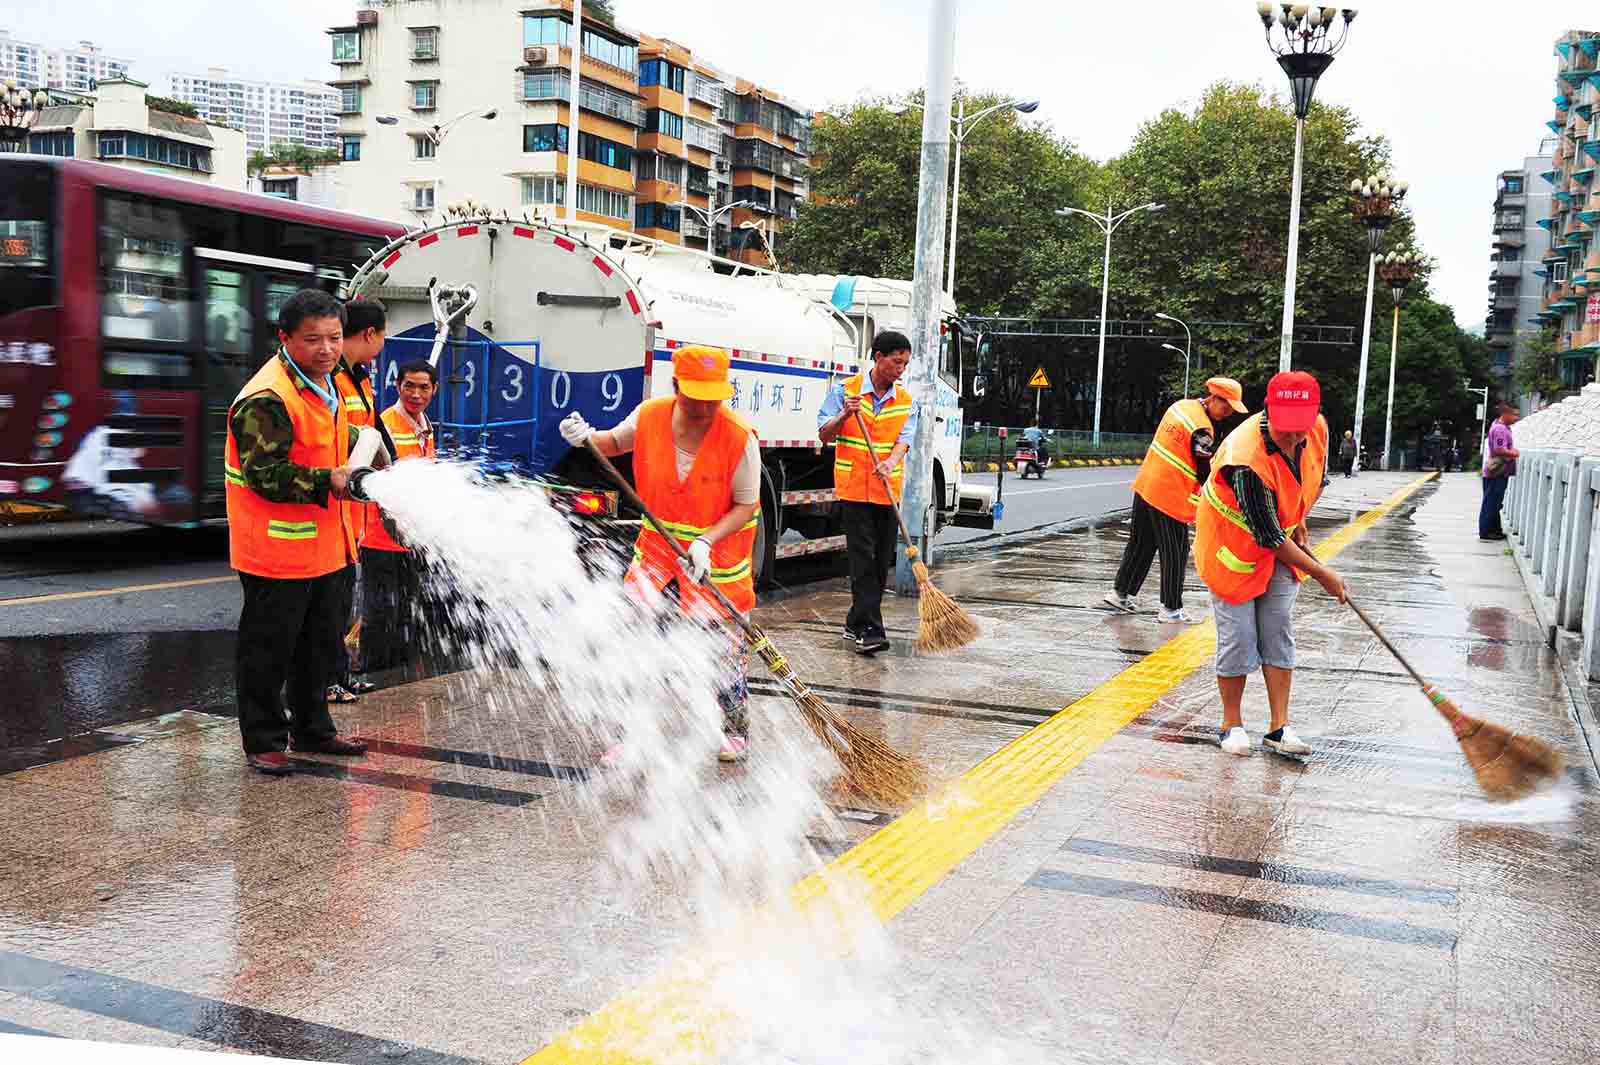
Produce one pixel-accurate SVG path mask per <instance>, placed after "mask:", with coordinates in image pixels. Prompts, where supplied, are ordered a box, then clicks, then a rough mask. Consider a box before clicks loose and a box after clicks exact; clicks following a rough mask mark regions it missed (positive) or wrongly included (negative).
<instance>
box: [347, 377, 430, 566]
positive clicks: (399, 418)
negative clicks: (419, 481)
mask: <svg viewBox="0 0 1600 1065" xmlns="http://www.w3.org/2000/svg"><path fill="white" fill-rule="evenodd" d="M379 417H380V418H382V419H383V424H384V425H386V426H388V428H389V439H391V440H393V441H394V449H395V456H394V460H395V461H396V462H404V461H405V460H406V459H428V460H430V461H431V460H432V459H433V457H434V450H433V434H432V433H429V434H428V435H427V436H425V437H420V438H419V437H418V436H417V430H416V427H415V426H413V425H412V424H411V419H410V418H408V417H406V412H405V411H403V410H401V409H400V404H398V403H396V404H395V405H394V406H392V407H390V408H389V409H388V410H385V411H384V412H383V413H382V414H381V415H379ZM361 546H362V547H365V548H370V549H371V550H374V551H410V550H411V549H410V548H409V547H403V546H402V545H400V544H398V543H396V542H395V539H394V537H392V536H390V535H389V530H388V529H385V528H384V527H383V514H382V512H381V511H379V510H378V504H376V503H368V504H367V531H366V533H365V534H364V535H363V536H362V538H361Z"/></svg>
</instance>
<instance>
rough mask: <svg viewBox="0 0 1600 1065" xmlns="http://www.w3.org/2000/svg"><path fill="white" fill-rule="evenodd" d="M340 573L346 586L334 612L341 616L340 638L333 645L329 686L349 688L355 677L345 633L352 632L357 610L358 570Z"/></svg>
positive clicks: (349, 569) (351, 569)
mask: <svg viewBox="0 0 1600 1065" xmlns="http://www.w3.org/2000/svg"><path fill="white" fill-rule="evenodd" d="M339 573H340V574H341V575H342V576H343V578H344V586H343V587H342V588H341V589H340V590H339V603H338V605H337V606H335V607H334V611H335V612H336V613H337V614H338V615H339V638H338V639H337V640H336V641H334V645H333V673H332V674H331V676H330V678H329V680H328V684H329V685H330V686H331V685H334V684H340V685H343V686H345V687H347V688H348V687H349V686H350V681H351V680H352V679H353V675H352V671H351V668H350V648H349V647H348V646H347V645H346V644H345V642H344V637H345V633H347V632H349V631H350V624H351V618H350V615H351V614H352V613H354V609H355V601H356V568H355V567H354V566H346V567H345V568H344V569H342V570H340V571H339Z"/></svg>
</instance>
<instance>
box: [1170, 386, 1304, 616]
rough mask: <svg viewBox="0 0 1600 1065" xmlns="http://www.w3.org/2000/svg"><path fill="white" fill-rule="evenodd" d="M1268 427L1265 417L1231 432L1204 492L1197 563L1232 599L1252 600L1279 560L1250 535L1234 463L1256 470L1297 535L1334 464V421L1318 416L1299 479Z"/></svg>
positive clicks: (1210, 584) (1215, 589)
mask: <svg viewBox="0 0 1600 1065" xmlns="http://www.w3.org/2000/svg"><path fill="white" fill-rule="evenodd" d="M1265 417H1266V415H1265V414H1262V415H1261V418H1265ZM1262 429H1263V426H1262V422H1261V419H1260V418H1251V419H1249V420H1248V421H1246V422H1245V423H1244V424H1243V425H1241V426H1239V427H1238V428H1237V429H1235V430H1234V431H1233V432H1231V433H1229V434H1228V439H1227V440H1225V441H1223V444H1222V448H1221V450H1219V451H1218V452H1217V455H1216V457H1215V458H1214V459H1212V460H1211V476H1210V477H1209V478H1208V479H1207V480H1206V485H1205V488H1204V489H1203V490H1202V491H1201V493H1200V502H1201V505H1200V508H1199V512H1198V514H1197V515H1196V522H1195V536H1194V563H1195V568H1196V569H1198V570H1199V571H1200V577H1201V579H1202V580H1204V581H1205V582H1206V587H1207V588H1210V589H1211V594H1212V595H1215V596H1217V597H1218V598H1219V599H1222V600H1224V601H1226V602H1229V603H1247V602H1249V601H1250V600H1252V599H1254V598H1256V597H1257V596H1259V595H1261V593H1263V592H1265V591H1266V590H1267V584H1268V583H1269V582H1270V581H1271V580H1272V571H1273V567H1274V565H1275V564H1276V563H1277V561H1278V559H1277V556H1275V555H1274V554H1273V553H1272V552H1271V551H1268V550H1267V549H1266V548H1264V547H1262V546H1261V545H1260V544H1257V543H1256V541H1255V538H1254V537H1252V536H1251V535H1250V526H1249V524H1248V523H1247V522H1246V521H1245V518H1244V514H1243V512H1242V511H1241V510H1240V508H1239V497H1238V496H1237V495H1235V494H1234V491H1233V486H1232V485H1231V484H1229V483H1228V482H1227V480H1226V478H1224V477H1223V472H1224V471H1225V470H1227V469H1228V467H1230V466H1248V467H1250V468H1251V469H1252V470H1254V471H1255V473H1256V476H1257V477H1260V478H1261V483H1263V484H1265V485H1266V486H1267V487H1268V488H1270V489H1272V494H1273V495H1274V496H1275V497H1276V498H1277V502H1278V524H1279V525H1280V526H1281V527H1282V528H1283V531H1284V532H1286V533H1288V534H1290V535H1291V536H1292V535H1293V534H1294V531H1295V529H1297V528H1299V526H1300V524H1301V523H1302V522H1304V521H1305V520H1306V515H1307V514H1308V513H1310V511H1311V508H1312V506H1313V505H1314V504H1315V503H1316V501H1317V498H1318V497H1319V496H1321V495H1322V476H1323V473H1324V471H1325V470H1326V469H1327V467H1328V423H1327V421H1326V420H1324V419H1323V417H1322V415H1320V414H1319V415H1317V424H1316V425H1315V427H1313V429H1312V431H1311V433H1310V435H1309V436H1308V437H1307V438H1306V444H1305V447H1304V448H1303V449H1302V450H1301V452H1300V479H1299V480H1296V479H1295V476H1294V474H1293V473H1292V472H1290V470H1289V464H1288V463H1287V462H1285V461H1284V458H1283V456H1282V455H1281V454H1279V453H1278V452H1276V451H1274V452H1272V453H1271V454H1268V452H1267V442H1266V440H1265V439H1264V437H1263V435H1262ZM1295 578H1296V579H1297V580H1305V575H1304V574H1302V573H1300V572H1299V571H1295Z"/></svg>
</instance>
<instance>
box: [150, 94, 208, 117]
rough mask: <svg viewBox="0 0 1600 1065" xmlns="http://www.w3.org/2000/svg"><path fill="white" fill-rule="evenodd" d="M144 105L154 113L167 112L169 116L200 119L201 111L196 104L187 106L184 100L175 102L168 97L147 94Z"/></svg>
mask: <svg viewBox="0 0 1600 1065" xmlns="http://www.w3.org/2000/svg"><path fill="white" fill-rule="evenodd" d="M144 105H145V106H146V107H148V108H150V110H152V111H165V112H166V113H167V114H169V115H182V116H184V117H185V118H199V117H200V111H199V109H198V108H196V107H195V105H194V104H186V103H184V102H183V101H182V100H174V99H172V98H170V97H167V96H151V95H148V94H146V96H145V98H144Z"/></svg>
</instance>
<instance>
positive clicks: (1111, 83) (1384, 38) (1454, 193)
mask: <svg viewBox="0 0 1600 1065" xmlns="http://www.w3.org/2000/svg"><path fill="white" fill-rule="evenodd" d="M402 2H404V0H402ZM444 2H445V3H448V4H459V3H470V4H490V3H500V2H505V0H444ZM355 6H356V4H355V2H354V0H274V2H273V3H272V4H270V5H268V4H245V3H235V2H223V3H217V4H195V3H193V2H192V0H139V2H138V3H134V4H130V3H127V2H126V0H115V2H113V0H64V2H63V7H62V8H57V7H55V6H54V5H18V6H16V7H14V8H13V9H12V10H11V11H9V12H7V13H6V14H5V15H3V16H0V28H4V29H9V30H10V31H11V32H12V34H13V35H14V36H15V37H18V38H21V39H29V40H35V41H39V42H42V43H47V44H52V45H63V44H68V43H71V42H72V41H74V40H77V39H79V38H88V39H90V40H93V41H94V42H95V43H96V44H97V45H99V46H101V47H102V48H104V49H105V50H106V52H108V53H110V54H112V55H116V56H118V57H125V58H128V59H131V60H132V61H133V69H132V73H133V75H134V76H135V77H137V78H139V79H140V80H143V81H148V82H149V83H150V85H151V88H152V91H163V90H165V89H166V87H167V75H168V73H169V72H171V71H173V70H194V69H199V68H204V67H206V66H225V67H227V68H229V69H230V70H231V71H233V72H234V73H236V74H237V75H239V76H242V77H251V78H274V79H283V80H298V79H302V78H318V79H326V78H328V77H331V76H333V75H332V70H333V68H332V67H331V66H330V65H329V64H328V47H329V46H328V39H327V37H326V36H324V34H323V30H324V29H325V28H326V27H328V26H331V25H336V24H342V23H348V22H349V21H351V17H352V14H353V11H354V8H355ZM505 6H506V7H507V8H508V9H515V8H516V7H517V5H515V4H512V3H509V2H506V5H505ZM613 6H614V7H615V10H616V12H617V17H618V21H619V22H621V23H622V24H624V25H626V26H628V27H630V28H632V29H635V30H644V31H646V32H649V33H652V34H654V35H656V36H665V37H671V38H673V39H674V40H676V41H678V42H680V43H682V44H684V45H686V46H687V47H689V48H690V49H691V50H693V51H694V52H695V53H696V54H697V55H700V56H705V57H706V58H709V59H710V60H711V61H712V62H714V63H715V64H716V65H717V66H718V67H719V69H721V70H723V72H724V73H726V74H730V75H737V76H741V77H747V78H750V79H751V80H753V81H757V82H759V83H760V84H762V85H763V86H766V87H768V88H771V89H775V90H777V91H778V92H781V93H783V94H784V95H786V96H788V97H790V98H791V99H793V100H795V101H797V102H799V103H800V104H802V105H803V106H806V107H810V108H813V109H816V110H824V109H827V108H828V107H830V106H832V105H835V104H842V103H847V102H849V101H850V100H852V99H854V98H856V97H858V96H861V95H875V94H889V93H901V92H905V91H908V90H911V89H913V88H917V87H920V86H921V85H922V83H923V81H924V79H925V77H926V73H927V54H928V32H929V26H928V19H929V17H930V12H931V10H932V6H933V5H932V2H931V0H808V2H807V3H805V4H796V5H787V6H775V7H774V6H768V7H763V6H762V5H759V4H751V3H749V0H741V2H738V3H735V2H734V0H614V5H613ZM956 6H957V12H958V15H957V19H958V25H957V34H956V76H957V77H958V78H959V79H961V81H962V82H963V83H964V84H966V85H967V86H969V87H970V88H972V89H973V90H975V91H992V92H999V93H1009V94H1012V95H1015V96H1021V97H1034V98H1037V99H1039V100H1040V101H1042V103H1041V106H1040V109H1039V111H1038V112H1037V114H1036V115H1035V116H1034V117H1035V118H1038V119H1042V120H1044V121H1046V122H1048V123H1049V124H1050V125H1051V126H1052V127H1053V128H1054V129H1055V130H1056V132H1058V133H1060V134H1061V135H1063V136H1065V137H1067V138H1068V139H1070V140H1072V141H1074V142H1075V143H1076V144H1077V145H1078V146H1079V147H1080V148H1081V149H1082V150H1083V151H1085V152H1086V153H1088V154H1089V155H1091V156H1093V157H1095V158H1096V159H1106V158H1109V157H1111V156H1114V155H1117V154H1119V153H1120V152H1122V151H1123V150H1124V149H1125V148H1126V147H1127V146H1128V144H1129V143H1130V142H1131V140H1132V138H1133V137H1134V135H1135V134H1136V133H1137V131H1138V128H1139V125H1140V124H1141V123H1142V122H1145V121H1147V120H1149V119H1151V118H1154V117H1155V116H1156V115H1158V114H1159V113H1160V112H1161V111H1162V110H1164V109H1166V108H1167V107H1171V106H1175V105H1182V104H1185V103H1186V102H1193V101H1195V100H1197V99H1198V98H1199V96H1200V94H1201V93H1202V92H1203V91H1204V90H1205V88H1206V87H1207V86H1208V85H1210V84H1211V83H1212V82H1214V81H1217V80H1218V79H1222V78H1229V79H1233V80H1238V81H1246V82H1259V83H1261V84H1263V85H1266V86H1268V87H1270V88H1273V89H1279V88H1282V87H1283V86H1284V85H1285V84H1286V83H1285V79H1284V77H1283V75H1282V73H1281V71H1280V70H1279V69H1278V67H1277V65H1276V63H1274V62H1273V59H1272V56H1271V54H1270V53H1269V52H1268V50H1267V47H1266V44H1265V42H1264V40H1263V35H1262V32H1261V22H1260V20H1259V18H1258V17H1257V16H1256V14H1255V4H1254V3H1253V2H1252V0H1183V2H1175V0H1145V2H1144V3H1140V4H1138V5H1134V4H1128V3H1112V4H1100V3H1085V2H1082V0H957V5H956ZM1584 7H1585V5H1582V4H1576V3H1570V2H1557V0H1521V2H1520V3H1516V4H1510V5H1507V4H1496V5H1492V6H1491V5H1490V4H1489V3H1487V2H1481V3H1465V2H1461V0H1456V2H1452V3H1423V2H1418V0H1386V2H1382V3H1374V4H1372V5H1371V6H1367V7H1362V8H1360V9H1359V14H1358V15H1357V17H1356V20H1355V22H1354V24H1353V25H1352V26H1351V30H1350V37H1349V41H1348V43H1347V45H1346V47H1345V49H1344V50H1343V51H1342V52H1341V53H1340V54H1339V56H1338V58H1337V59H1336V60H1335V61H1334V63H1333V66H1332V67H1331V68H1329V70H1328V72H1327V73H1326V74H1325V75H1323V78H1322V80H1321V82H1320V83H1319V85H1318V88H1317V98H1318V99H1319V100H1321V101H1323V102H1326V103H1335V104H1345V105H1347V106H1349V107H1351V108H1352V109H1353V110H1354V111H1355V113H1356V114H1357V115H1358V116H1359V117H1360V119H1361V120H1362V123H1363V132H1367V133H1381V134H1383V135H1385V136H1386V137H1388V139H1389V141H1390V143H1391V144H1392V145H1393V149H1394V174H1395V176H1396V177H1400V178H1404V179H1406V180H1408V181H1410V183H1411V194H1410V198H1409V200H1408V204H1409V208H1410V210H1411V212H1412V213H1413V214H1414V215H1415V217H1416V220H1417V229H1418V235H1419V240H1420V242H1421V244H1422V247H1423V249H1424V250H1425V251H1426V252H1427V253H1428V254H1429V255H1431V256H1433V257H1434V259H1435V260H1436V261H1437V267H1436V269H1435V272H1434V277H1433V288H1434V294H1435V296H1436V297H1437V298H1439V299H1441V300H1442V301H1444V302H1445V303H1448V304H1449V305H1450V306H1451V307H1453V308H1454V310H1455V312H1456V318H1457V321H1459V322H1460V323H1461V324H1462V325H1463V326H1464V327H1471V326H1474V325H1478V324H1481V323H1482V321H1483V317H1484V309H1485V305H1486V303H1487V296H1488V271H1489V251H1490V239H1491V232H1490V223H1491V214H1492V211H1491V205H1492V203H1493V201H1494V194H1495V178H1496V176H1497V175H1498V174H1499V172H1500V171H1501V170H1505V169H1511V168H1518V167H1520V166H1521V164H1522V160H1523V158H1524V157H1525V156H1528V155H1532V154H1534V153H1535V152H1536V151H1537V149H1538V147H1539V142H1540V139H1541V137H1543V136H1544V135H1545V134H1546V133H1547V132H1548V131H1547V130H1546V129H1545V126H1544V123H1545V121H1546V120H1548V119H1550V118H1552V117H1553V115H1554V106H1553V104H1552V102H1551V98H1552V97H1553V96H1554V95H1555V58H1554V56H1553V54H1552V53H1553V46H1554V43H1555V40H1556V38H1557V37H1559V36H1560V35H1561V34H1563V33H1565V32H1566V31H1567V30H1569V29H1574V28H1586V29H1594V30H1600V13H1597V14H1596V15H1595V16H1594V17H1593V18H1592V19H1591V20H1590V24H1589V25H1587V26H1575V25H1574V24H1573V22H1574V19H1575V18H1580V17H1581V14H1582V11H1583V10H1584ZM64 11H66V12H70V13H71V16H72V17H71V20H70V21H71V22H72V23H73V24H74V28H72V29H64V28H63V24H64V23H67V22H68V20H67V19H63V18H62V14H63V12H64ZM1352 176H1356V175H1352ZM1288 180H1289V175H1288V174H1285V175H1284V181H1285V182H1287V181H1288ZM1534 180H1538V178H1537V177H1535V178H1534ZM353 206H355V205H353ZM1039 206H1040V209H1041V211H1042V210H1046V209H1049V208H1051V207H1052V206H1053V205H1050V204H1040V205H1039ZM355 209H359V207H358V206H355ZM1352 224H1354V223H1352ZM1361 280H1362V279H1353V281H1352V284H1360V283H1361Z"/></svg>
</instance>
